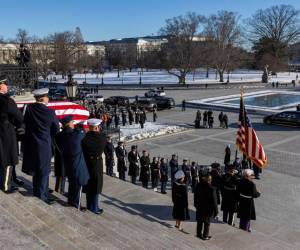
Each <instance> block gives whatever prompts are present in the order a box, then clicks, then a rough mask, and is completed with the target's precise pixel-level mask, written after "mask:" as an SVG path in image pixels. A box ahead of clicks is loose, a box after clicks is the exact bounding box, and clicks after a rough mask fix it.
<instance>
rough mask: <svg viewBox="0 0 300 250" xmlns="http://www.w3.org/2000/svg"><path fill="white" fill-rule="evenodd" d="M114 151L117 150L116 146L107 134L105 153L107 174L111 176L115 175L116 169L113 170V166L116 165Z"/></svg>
mask: <svg viewBox="0 0 300 250" xmlns="http://www.w3.org/2000/svg"><path fill="white" fill-rule="evenodd" d="M114 152H115V148H114V145H113V143H112V141H111V137H110V136H107V137H106V145H105V148H104V153H105V165H106V174H107V175H109V176H113V173H114V171H113V170H114V169H113V168H114V165H115V160H114Z"/></svg>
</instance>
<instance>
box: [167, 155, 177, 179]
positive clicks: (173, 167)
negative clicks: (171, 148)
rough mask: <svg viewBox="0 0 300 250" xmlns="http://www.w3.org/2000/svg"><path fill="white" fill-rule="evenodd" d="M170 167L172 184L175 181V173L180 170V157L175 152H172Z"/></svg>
mask: <svg viewBox="0 0 300 250" xmlns="http://www.w3.org/2000/svg"><path fill="white" fill-rule="evenodd" d="M169 165H170V168H171V182H172V183H171V185H173V182H174V181H175V173H176V172H177V171H178V157H176V155H175V154H172V158H171V160H170V163H169Z"/></svg>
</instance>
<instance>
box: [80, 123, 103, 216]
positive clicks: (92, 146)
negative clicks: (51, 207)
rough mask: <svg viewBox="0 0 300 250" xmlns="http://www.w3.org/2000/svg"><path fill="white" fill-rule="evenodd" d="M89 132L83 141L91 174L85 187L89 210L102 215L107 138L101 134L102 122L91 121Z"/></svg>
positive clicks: (84, 152) (85, 156)
mask: <svg viewBox="0 0 300 250" xmlns="http://www.w3.org/2000/svg"><path fill="white" fill-rule="evenodd" d="M87 123H88V126H89V132H87V133H86V135H85V137H84V138H83V140H82V143H81V144H82V149H83V154H84V158H85V161H86V165H87V168H88V171H89V174H90V179H89V181H88V184H87V185H86V186H84V188H83V192H84V193H86V204H87V209H88V210H90V211H92V212H93V213H95V214H102V213H103V209H100V208H99V205H98V204H99V194H101V192H102V187H103V160H102V154H103V152H104V148H105V144H106V136H105V135H104V134H103V133H101V132H100V124H101V120H99V119H89V120H88V121H87Z"/></svg>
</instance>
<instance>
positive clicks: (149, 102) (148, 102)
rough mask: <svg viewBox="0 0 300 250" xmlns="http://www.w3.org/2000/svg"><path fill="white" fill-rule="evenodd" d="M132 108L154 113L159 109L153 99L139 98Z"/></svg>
mask: <svg viewBox="0 0 300 250" xmlns="http://www.w3.org/2000/svg"><path fill="white" fill-rule="evenodd" d="M131 107H132V109H133V110H136V108H138V109H140V110H143V109H145V110H147V111H153V110H154V109H157V104H156V101H155V100H154V99H152V98H143V97H139V98H138V100H135V101H134V102H133V103H132V104H131Z"/></svg>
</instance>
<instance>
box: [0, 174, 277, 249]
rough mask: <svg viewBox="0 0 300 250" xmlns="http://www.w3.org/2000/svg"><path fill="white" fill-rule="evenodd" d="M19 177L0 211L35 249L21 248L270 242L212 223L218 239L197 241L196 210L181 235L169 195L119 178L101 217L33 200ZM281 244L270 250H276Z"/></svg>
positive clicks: (109, 186)
mask: <svg viewBox="0 0 300 250" xmlns="http://www.w3.org/2000/svg"><path fill="white" fill-rule="evenodd" d="M20 177H21V178H23V180H24V181H25V185H24V188H21V189H20V191H19V192H17V193H15V194H10V195H6V194H4V193H2V192H0V200H1V203H0V212H1V211H3V212H4V214H5V213H6V214H8V216H9V218H10V219H11V220H13V221H16V225H19V226H20V227H22V228H23V231H24V232H23V235H25V237H24V239H28V241H29V242H32V243H31V244H33V245H34V246H35V247H32V248H30V247H28V248H26V247H27V246H28V245H26V244H25V243H23V245H24V246H25V247H24V248H21V249H66V250H69V249H147V250H151V249H187V250H189V249H191V250H192V249H216V250H218V249H242V248H243V249H251V248H249V247H250V246H249V247H246V246H245V245H244V242H245V241H249V240H254V239H255V241H257V245H259V243H260V242H265V241H266V238H265V237H263V236H262V235H259V234H255V233H254V234H248V233H244V232H242V231H240V230H237V229H236V228H233V227H229V226H228V225H224V224H212V232H213V235H214V238H213V239H212V240H211V241H209V242H204V241H201V240H199V239H198V238H196V237H195V227H196V223H195V222H193V220H194V211H193V208H192V206H190V207H191V208H192V209H191V222H184V228H185V229H186V233H182V232H179V231H178V230H177V229H175V228H173V225H174V220H173V219H172V217H171V212H172V203H171V199H170V197H169V196H168V195H162V194H160V193H155V192H153V191H152V190H146V189H144V188H142V187H140V186H136V185H132V184H131V183H128V182H123V181H120V180H118V179H116V178H111V177H108V176H104V189H103V194H102V195H101V198H100V205H101V207H102V208H103V209H104V213H103V214H102V215H100V216H98V215H95V214H93V213H91V212H88V211H87V212H81V211H78V210H77V209H75V208H72V207H67V206H66V201H67V198H66V197H65V196H62V195H60V194H58V193H56V192H54V194H53V195H54V196H55V197H56V199H57V202H56V203H55V204H53V205H52V206H49V205H47V204H46V203H44V202H42V201H41V200H39V199H37V198H35V197H32V195H31V193H32V191H31V183H30V181H29V179H31V178H29V177H28V176H26V175H23V174H21V173H20ZM53 186H54V178H52V177H50V187H52V188H53ZM82 205H85V195H83V197H82ZM1 216H2V214H0V221H1ZM20 238H22V237H21V236H20ZM0 240H1V236H0ZM233 241H234V242H236V243H234V244H233V243H232V242H233ZM0 242H1V241H0ZM21 242H24V241H21ZM20 244H21V245H22V243H20ZM29 245H30V244H29ZM233 245H234V247H232V246H233ZM277 245H278V243H275V244H273V245H272V247H274V249H276V247H277ZM275 246H276V247H275ZM0 248H1V243H0ZM1 249H2V248H1ZM7 249H17V248H16V247H9V248H7ZM258 249H259V248H258Z"/></svg>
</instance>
